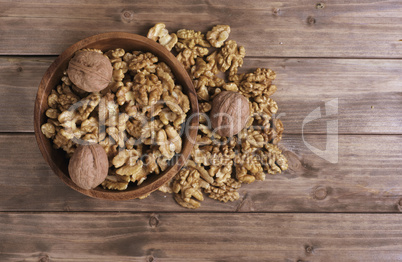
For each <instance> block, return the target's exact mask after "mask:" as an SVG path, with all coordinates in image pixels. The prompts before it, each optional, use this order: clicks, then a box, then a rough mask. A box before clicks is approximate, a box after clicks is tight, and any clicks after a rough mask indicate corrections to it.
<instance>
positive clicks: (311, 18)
mask: <svg viewBox="0 0 402 262" xmlns="http://www.w3.org/2000/svg"><path fill="white" fill-rule="evenodd" d="M315 22H316V21H315V18H314V17H312V16H309V17H307V23H308V24H309V25H313V24H315Z"/></svg>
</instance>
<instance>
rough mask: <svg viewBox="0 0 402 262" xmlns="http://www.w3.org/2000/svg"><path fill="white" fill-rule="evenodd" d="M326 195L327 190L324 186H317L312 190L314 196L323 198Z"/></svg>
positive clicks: (318, 198)
mask: <svg viewBox="0 0 402 262" xmlns="http://www.w3.org/2000/svg"><path fill="white" fill-rule="evenodd" d="M327 195H328V190H327V188H325V187H322V186H319V187H317V188H316V189H315V190H314V198H315V199H317V200H324V199H325V198H326V197H327Z"/></svg>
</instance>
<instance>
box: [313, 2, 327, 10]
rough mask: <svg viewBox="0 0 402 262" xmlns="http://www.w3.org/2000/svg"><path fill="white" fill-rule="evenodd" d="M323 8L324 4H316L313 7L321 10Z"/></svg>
mask: <svg viewBox="0 0 402 262" xmlns="http://www.w3.org/2000/svg"><path fill="white" fill-rule="evenodd" d="M324 7H325V4H324V3H317V4H316V5H315V8H317V9H323V8H324Z"/></svg>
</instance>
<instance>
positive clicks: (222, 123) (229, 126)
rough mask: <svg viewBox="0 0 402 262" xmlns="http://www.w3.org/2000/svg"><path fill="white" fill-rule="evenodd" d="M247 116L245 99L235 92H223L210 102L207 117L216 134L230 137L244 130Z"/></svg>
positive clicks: (247, 107)
mask: <svg viewBox="0 0 402 262" xmlns="http://www.w3.org/2000/svg"><path fill="white" fill-rule="evenodd" d="M249 115H250V106H249V102H248V99H247V98H245V97H244V96H243V95H241V94H239V93H236V92H232V91H223V92H221V93H220V94H219V95H217V96H216V97H215V98H214V100H213V101H212V109H211V112H210V115H209V116H210V118H211V124H212V128H213V129H214V131H215V132H216V133H217V134H219V135H221V136H226V137H231V136H234V135H236V134H238V133H239V132H240V131H241V130H242V129H243V128H244V126H245V125H246V123H247V120H248V117H249Z"/></svg>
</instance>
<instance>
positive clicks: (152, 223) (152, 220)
mask: <svg viewBox="0 0 402 262" xmlns="http://www.w3.org/2000/svg"><path fill="white" fill-rule="evenodd" d="M158 225H159V218H158V216H157V215H151V217H150V218H149V226H150V227H151V228H156V227H157V226H158Z"/></svg>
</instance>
